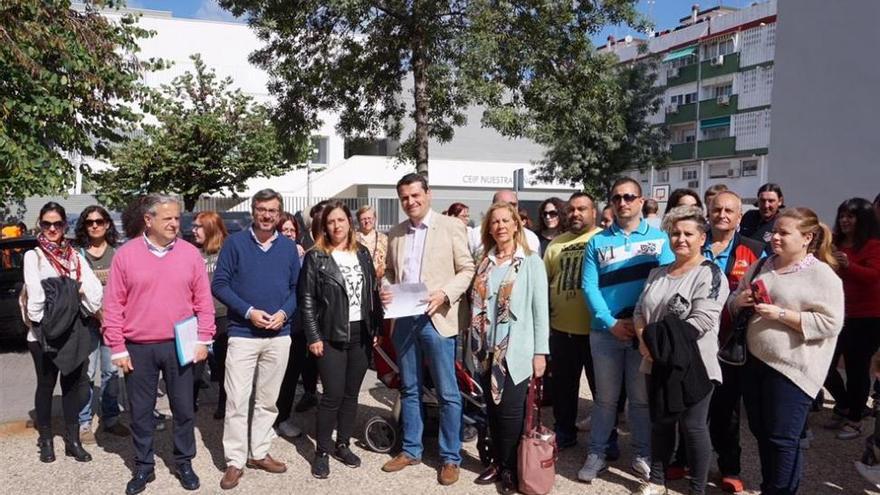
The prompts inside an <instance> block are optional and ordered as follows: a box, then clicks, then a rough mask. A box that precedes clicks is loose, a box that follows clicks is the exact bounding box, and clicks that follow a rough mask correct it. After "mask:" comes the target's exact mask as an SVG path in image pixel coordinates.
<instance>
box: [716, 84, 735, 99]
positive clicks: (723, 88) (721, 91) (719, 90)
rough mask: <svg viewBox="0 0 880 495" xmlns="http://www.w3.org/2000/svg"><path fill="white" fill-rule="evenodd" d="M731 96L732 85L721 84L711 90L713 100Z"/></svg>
mask: <svg viewBox="0 0 880 495" xmlns="http://www.w3.org/2000/svg"><path fill="white" fill-rule="evenodd" d="M732 94H733V83H727V84H721V85H719V86H715V87H714V88H712V93H711V95H712V96H713V97H714V98H718V97H719V96H730V95H732Z"/></svg>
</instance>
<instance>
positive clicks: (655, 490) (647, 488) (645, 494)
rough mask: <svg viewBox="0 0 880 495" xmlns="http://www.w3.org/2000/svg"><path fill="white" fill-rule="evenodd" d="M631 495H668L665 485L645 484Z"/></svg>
mask: <svg viewBox="0 0 880 495" xmlns="http://www.w3.org/2000/svg"><path fill="white" fill-rule="evenodd" d="M631 495H666V487H665V486H663V485H655V484H654V483H644V484H643V485H642V486H640V487H639V489H638V490H636V491H634V492H632V493H631Z"/></svg>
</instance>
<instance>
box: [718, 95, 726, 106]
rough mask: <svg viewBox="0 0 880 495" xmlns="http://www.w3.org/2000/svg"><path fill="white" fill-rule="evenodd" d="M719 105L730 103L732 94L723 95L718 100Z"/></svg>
mask: <svg viewBox="0 0 880 495" xmlns="http://www.w3.org/2000/svg"><path fill="white" fill-rule="evenodd" d="M715 101H717V102H718V104H719V105H730V95H721V96H719V97H718V98H716V100H715Z"/></svg>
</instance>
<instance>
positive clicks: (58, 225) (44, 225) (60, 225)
mask: <svg viewBox="0 0 880 495" xmlns="http://www.w3.org/2000/svg"><path fill="white" fill-rule="evenodd" d="M65 225H67V223H66V222H62V221H61V220H59V221H57V222H47V221H45V220H44V221H41V222H40V228H41V229H43V230H51V229H55V230H62V229H64V226H65Z"/></svg>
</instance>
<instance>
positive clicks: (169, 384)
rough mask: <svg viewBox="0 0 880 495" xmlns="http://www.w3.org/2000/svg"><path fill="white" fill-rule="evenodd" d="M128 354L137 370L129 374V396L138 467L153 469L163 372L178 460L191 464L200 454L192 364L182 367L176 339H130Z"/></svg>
mask: <svg viewBox="0 0 880 495" xmlns="http://www.w3.org/2000/svg"><path fill="white" fill-rule="evenodd" d="M126 347H127V348H128V354H129V357H130V358H131V365H132V366H133V367H134V370H132V371H131V373H129V374H128V375H127V376H126V377H125V386H126V389H127V390H128V399H129V402H130V403H131V439H132V443H133V444H134V461H135V468H136V469H137V470H139V471H140V470H149V469H153V466H155V464H156V462H155V460H154V449H153V432H154V431H155V427H156V417H155V416H154V415H153V410H154V409H155V408H156V387H158V385H159V372H160V371H161V372H162V377H163V378H164V379H165V389H166V392H167V393H168V400H169V402H170V403H171V414H172V416H173V420H174V463H175V464H176V465H181V464H185V463H188V462H190V461H191V460H192V458H193V457H195V455H196V439H195V433H194V431H193V426H194V424H195V412H194V403H193V394H192V391H193V368H194V366H193V365H192V364H189V365H187V366H180V363H178V361H177V351H176V349H175V347H174V341H173V340H169V341H167V342H161V343H158V344H135V343H133V342H127V343H126Z"/></svg>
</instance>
